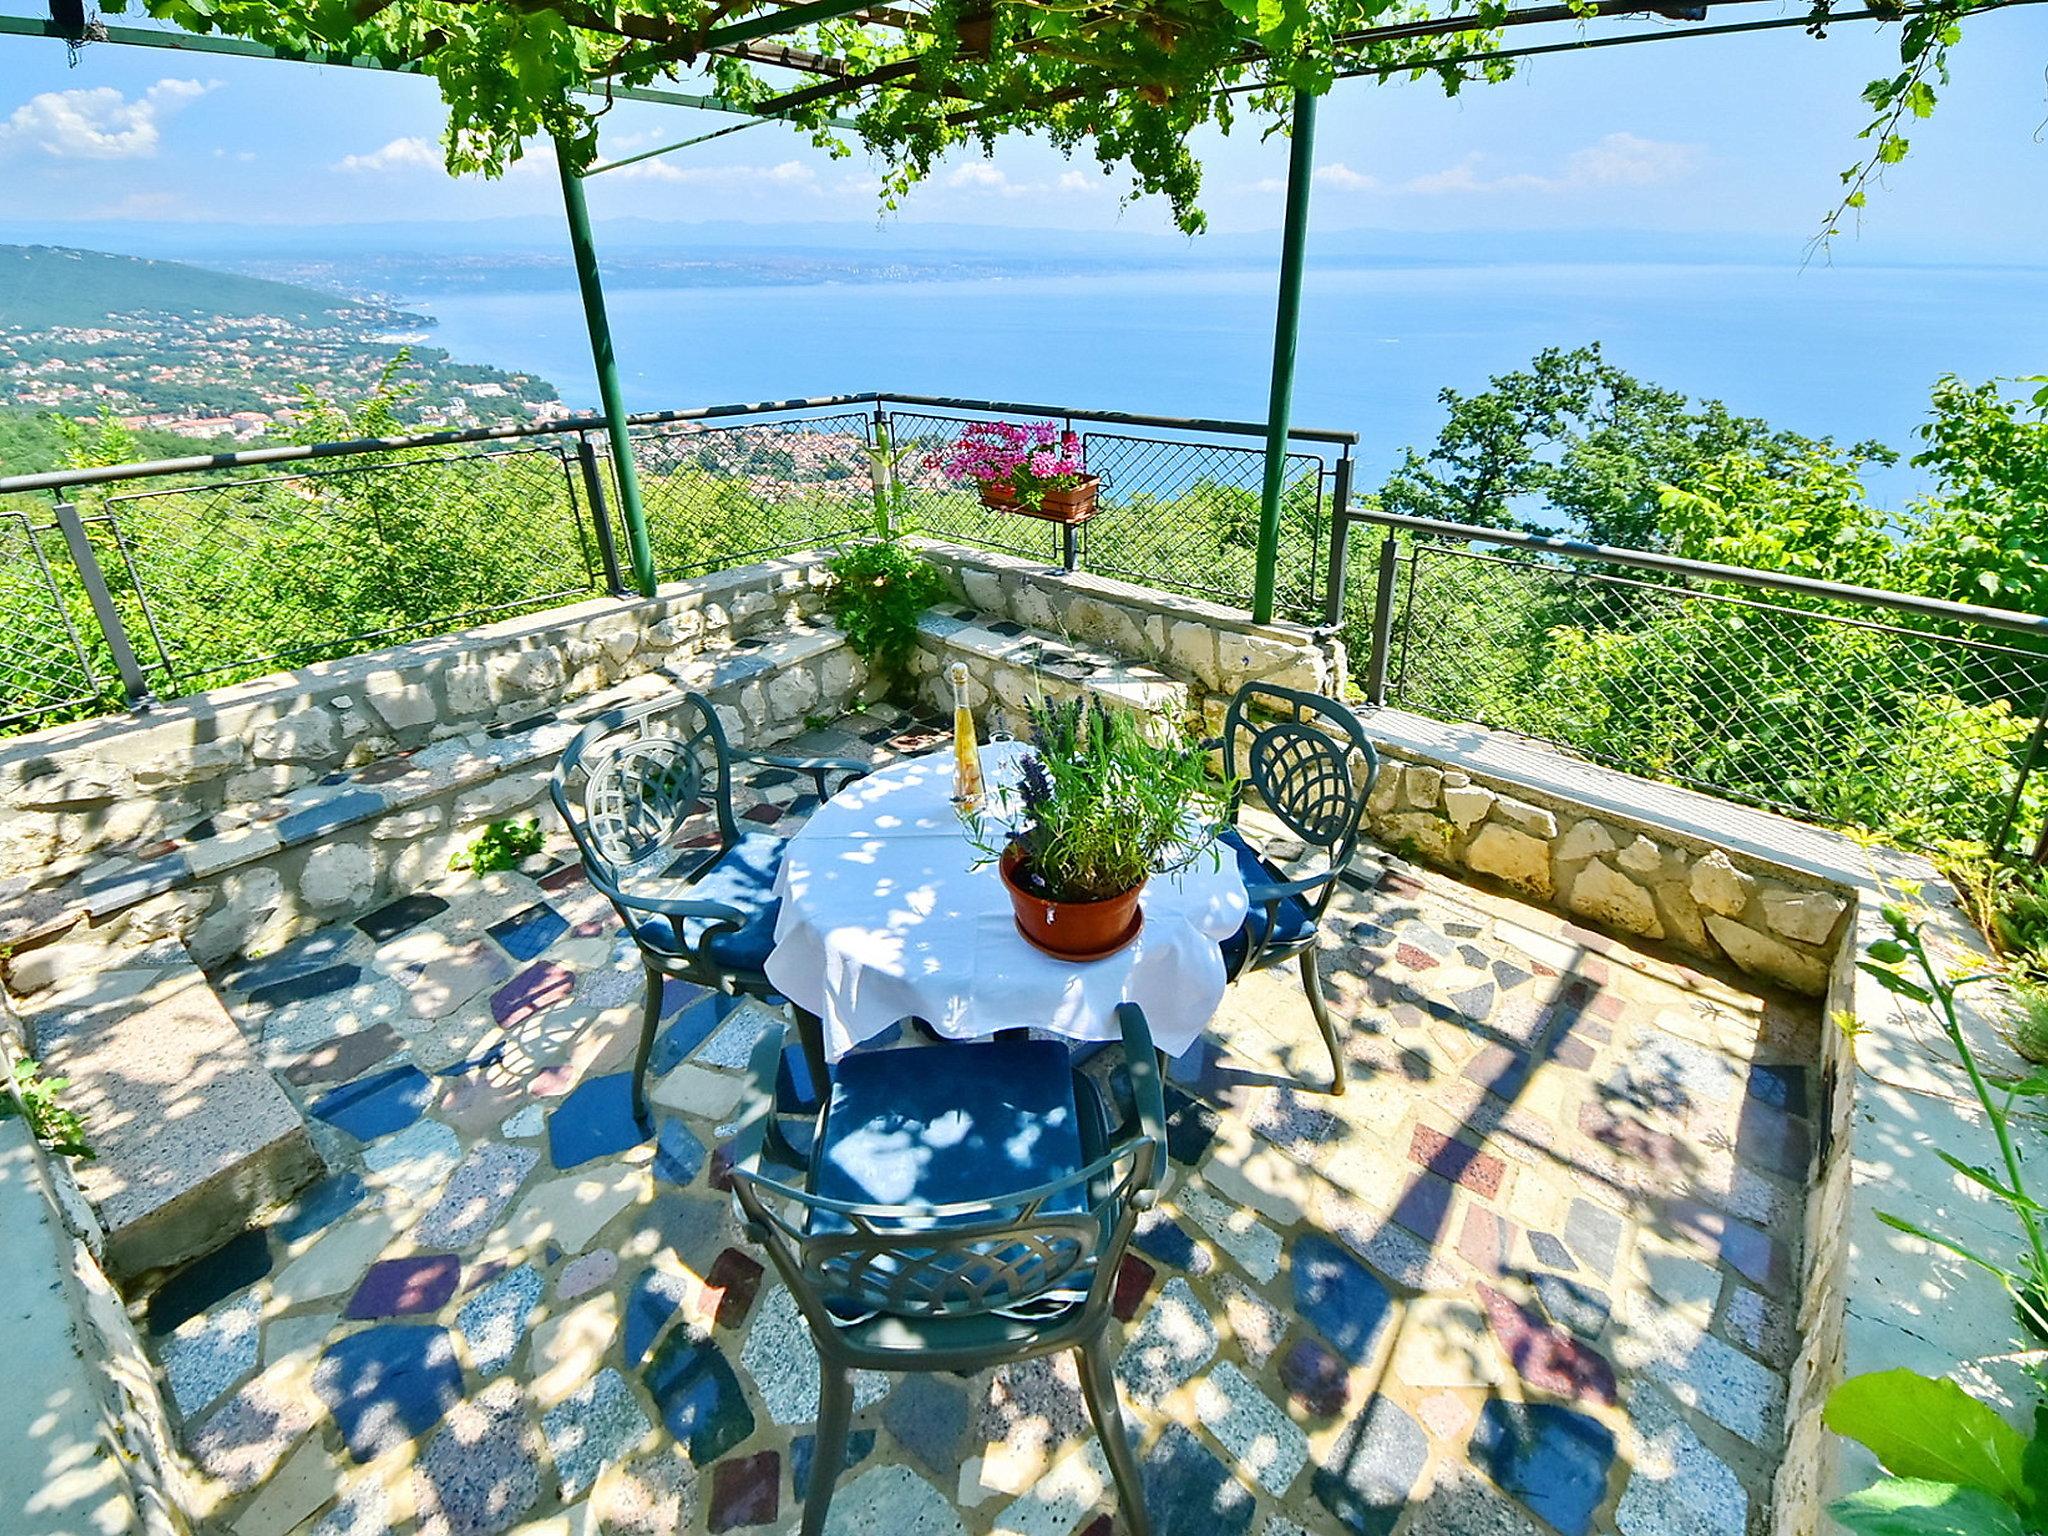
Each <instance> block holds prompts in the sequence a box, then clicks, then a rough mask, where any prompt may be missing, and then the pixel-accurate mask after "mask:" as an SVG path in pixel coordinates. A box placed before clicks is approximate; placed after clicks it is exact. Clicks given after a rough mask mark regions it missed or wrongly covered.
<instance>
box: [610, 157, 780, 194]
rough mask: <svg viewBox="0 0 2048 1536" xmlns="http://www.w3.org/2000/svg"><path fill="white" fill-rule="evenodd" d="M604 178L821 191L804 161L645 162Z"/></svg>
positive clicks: (696, 185)
mask: <svg viewBox="0 0 2048 1536" xmlns="http://www.w3.org/2000/svg"><path fill="white" fill-rule="evenodd" d="M603 175H604V177H605V178H607V179H608V178H610V177H613V176H616V177H618V178H620V179H621V180H624V181H663V182H669V183H671V184H674V185H677V186H691V187H725V188H730V189H733V190H746V189H749V188H759V187H760V186H762V185H763V184H764V183H765V184H767V185H769V186H773V187H779V188H782V189H783V190H786V191H801V192H815V191H817V190H818V173H817V172H816V171H814V170H812V169H811V168H810V167H809V166H808V165H805V164H804V163H803V162H802V161H801V160H784V161H783V162H781V164H779V165H678V164H676V163H675V162H674V161H673V160H641V161H639V162H637V163H635V164H633V165H622V166H620V167H619V168H618V169H617V170H616V171H606V172H604V173H603Z"/></svg>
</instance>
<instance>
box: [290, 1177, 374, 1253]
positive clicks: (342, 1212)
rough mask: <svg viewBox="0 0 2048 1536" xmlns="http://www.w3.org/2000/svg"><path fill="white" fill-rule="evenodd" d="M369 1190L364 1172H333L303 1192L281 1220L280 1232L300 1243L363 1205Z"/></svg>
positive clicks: (291, 1241) (291, 1240) (293, 1241)
mask: <svg viewBox="0 0 2048 1536" xmlns="http://www.w3.org/2000/svg"><path fill="white" fill-rule="evenodd" d="M366 1193H368V1190H367V1189H366V1187H365V1186H364V1184H363V1181H362V1177H361V1176H360V1175H358V1174H353V1173H336V1174H330V1175H329V1176H328V1177H326V1178H324V1179H322V1180H321V1181H320V1182H319V1183H318V1184H315V1185H314V1186H313V1187H312V1188H311V1189H309V1190H307V1191H306V1192H305V1193H304V1194H303V1195H300V1196H299V1198H298V1201H297V1203H296V1204H294V1205H293V1206H292V1208H291V1209H290V1210H289V1211H288V1212H286V1214H285V1216H284V1218H283V1219H282V1220H280V1221H279V1222H278V1224H277V1235H278V1236H279V1237H281V1238H283V1239H284V1240H285V1241H286V1242H288V1243H296V1242H298V1241H299V1240H300V1239H301V1238H307V1237H311V1236H312V1235H313V1234H314V1233H315V1232H322V1231H325V1230H326V1229H327V1228H329V1227H331V1226H333V1225H334V1224H335V1223H336V1222H337V1221H339V1220H341V1218H342V1217H344V1216H346V1215H347V1214H348V1213H349V1212H350V1211H352V1210H354V1209H355V1208H356V1207H357V1206H358V1205H360V1204H361V1203H362V1200H363V1196H364V1195H365V1194H366Z"/></svg>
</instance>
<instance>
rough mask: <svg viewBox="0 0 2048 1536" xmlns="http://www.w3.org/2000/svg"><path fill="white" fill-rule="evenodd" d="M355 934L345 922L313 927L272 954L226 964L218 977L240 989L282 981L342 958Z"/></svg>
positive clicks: (249, 989)
mask: <svg viewBox="0 0 2048 1536" xmlns="http://www.w3.org/2000/svg"><path fill="white" fill-rule="evenodd" d="M355 938H356V932H355V930H354V929H353V928H349V927H345V926H336V927H333V928H319V929H315V930H314V931H313V932H312V933H309V934H307V935H306V936H305V937H304V938H302V939H294V940H292V942H291V943H289V944H287V945H285V947H284V948H283V949H280V950H278V951H277V952H276V953H275V954H269V955H263V956H261V957H259V958H256V959H252V960H244V961H242V962H240V963H239V964H237V965H231V966H229V967H228V968H227V970H225V971H224V972H222V973H221V981H222V982H223V983H224V984H225V985H227V986H230V987H233V988H236V989H238V990H240V991H243V992H254V991H257V990H258V989H260V988H263V987H269V986H275V985H276V984H277V983H279V982H281V981H290V980H291V979H292V978H293V977H295V976H305V975H309V974H311V973H312V972H314V971H320V970H325V969H326V968H327V967H328V966H330V965H333V964H334V963H335V962H336V961H338V960H339V959H340V958H341V955H342V951H344V950H345V949H347V948H348V946H349V945H350V944H351V943H353V942H354V941H355Z"/></svg>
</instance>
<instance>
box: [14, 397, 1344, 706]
mask: <svg viewBox="0 0 2048 1536" xmlns="http://www.w3.org/2000/svg"><path fill="white" fill-rule="evenodd" d="M1002 417H1009V418H1020V417H1024V418H1047V417H1049V418H1052V419H1055V420H1059V421H1061V422H1062V423H1064V424H1065V425H1066V426H1068V427H1069V428H1071V429H1072V430H1075V431H1078V432H1080V433H1081V434H1082V436H1083V438H1084V440H1085V444H1086V452H1087V455H1088V459H1089V463H1090V466H1091V468H1094V469H1096V470H1097V472H1098V473H1099V474H1100V475H1101V476H1102V480H1103V496H1102V511H1101V513H1100V515H1099V516H1098V518H1097V519H1096V521H1095V522H1094V523H1092V524H1090V525H1088V527H1087V528H1086V530H1084V531H1083V533H1082V534H1081V536H1080V537H1079V538H1078V539H1077V538H1075V537H1074V534H1073V530H1066V531H1065V536H1064V539H1063V537H1062V533H1061V531H1060V530H1059V528H1058V527H1057V525H1054V524H1050V523H1045V522H1041V521H1038V520H1036V519H1032V518H1028V517H1020V516H1017V515H1015V514H1013V513H1004V512H994V511H990V510H989V509H987V508H985V507H983V506H982V505H981V504H980V501H979V499H978V498H977V497H976V495H975V494H974V493H973V492H972V491H971V490H963V489H962V488H960V487H957V486H953V485H949V484H948V483H946V482H945V481H944V480H943V479H942V478H941V477H940V476H938V475H937V473H936V472H935V471H933V470H931V469H930V468H928V467H927V466H926V464H925V462H924V461H925V458H926V457H927V455H928V454H929V453H930V451H931V450H933V449H935V448H937V447H938V446H939V445H940V444H941V443H942V442H943V441H945V440H946V439H949V438H950V437H952V436H953V435H954V434H955V433H957V432H958V431H959V430H960V428H961V427H962V426H964V425H965V424H966V423H967V422H968V421H971V420H986V419H991V418H1002ZM1263 432H1264V428H1263V427H1262V426H1260V425H1259V424H1257V423H1251V422H1229V421H1205V420H1189V419H1183V418H1173V417H1159V416H1141V415H1133V414H1128V413H1118V412H1088V411H1077V410H1072V409H1069V408H1066V407H1059V406H1044V405H1029V404H1018V403H1013V402H1001V401H986V400H958V399H951V398H941V397H933V396H914V395H881V394H861V395H836V396H827V397H820V398H811V399H794V400H777V401H761V402H755V403H751V404H738V405H720V406H707V407H701V408H697V409H692V410H680V411H663V412H654V413H649V414H646V415H642V416H636V417H634V418H632V420H631V422H630V425H629V430H628V447H629V451H630V452H631V453H632V454H633V458H634V465H635V468H636V470H637V478H638V480H639V483H640V490H641V505H642V510H643V514H644V517H645V521H646V525H647V530H648V535H649V542H650V544H651V545H652V548H653V553H654V561H655V568H656V570H657V572H658V574H659V575H660V576H661V577H662V578H664V579H673V578H676V577H681V576H688V575H694V574H697V573H700V572H703V571H708V570H715V569H720V568H723V567H728V566H733V565H740V564H746V563H749V562H751V561H754V560H758V559H763V558H766V557H768V556H770V555H774V554H779V553H786V552H789V551H792V550H797V549H805V548H813V547H817V546H820V545H832V544H837V543H840V542H842V541H844V540H846V539H848V538H850V537H854V536H858V535H861V534H865V533H869V532H872V531H874V530H875V529H876V528H877V527H878V526H880V525H881V524H882V523H883V522H884V521H885V520H894V521H898V522H908V523H909V524H910V525H911V526H912V527H913V528H915V530H916V531H920V532H924V533H928V534H931V535H932V536H934V537H941V538H946V539H950V540H953V541H956V542H961V543H967V544H974V545H979V546H982V547H986V548H992V549H1001V550H1008V551H1011V552H1015V553H1020V554H1024V555H1027V556H1032V557H1034V558H1044V559H1047V560H1049V561H1059V562H1062V563H1064V564H1065V565H1066V566H1067V567H1068V568H1070V569H1071V568H1074V567H1076V566H1086V567H1087V568H1089V569H1094V570H1099V571H1102V572H1104V573H1106V574H1111V575H1116V576H1121V577H1125V578H1128V579H1131V580H1134V581H1139V582H1145V583H1148V584H1150V585H1153V586H1157V587H1161V588H1164V589H1167V590H1171V591H1177V592H1184V593H1189V594H1193V595H1199V596H1202V597H1208V598H1214V599H1218V600H1221V601H1224V602H1229V603H1234V604H1238V605H1243V604H1245V603H1248V602H1249V601H1250V598H1251V592H1252V580H1253V563H1254V556H1253V546H1254V544H1255V541H1256V531H1257V517H1258V484H1259V475H1260V468H1261V463H1262V456H1261V451H1260V447H1259V443H1260V441H1261V439H1262V435H1263ZM1353 441H1354V438H1353V437H1352V435H1351V434H1348V433H1332V432H1314V431H1303V432H1300V433H1297V434H1296V435H1295V438H1294V442H1295V445H1296V451H1295V452H1293V453H1291V454H1290V457H1289V460H1288V464H1289V491H1288V497H1287V502H1286V506H1285V508H1284V515H1283V525H1282V545H1281V567H1280V583H1279V591H1280V594H1281V611H1282V613H1283V614H1285V615H1286V616H1289V617H1295V618H1301V619H1312V618H1313V617H1314V616H1315V612H1316V609H1317V607H1318V604H1319V602H1320V597H1319V593H1318V583H1319V580H1320V577H1319V573H1320V571H1321V569H1322V566H1323V563H1324V548H1325V545H1326V542H1327V537H1328V534H1327V529H1328V528H1329V526H1330V520H1331V517H1332V515H1333V513H1335V512H1337V511H1339V510H1341V501H1342V495H1343V492H1344V488H1345V487H1346V486H1347V485H1348V483H1349V466H1350V460H1349V457H1348V454H1349V449H1350V445H1351V443H1352V442H1353ZM884 445H894V448H893V451H891V452H883V451H881V450H882V449H883V446H884ZM612 453H613V446H612V444H611V443H610V441H609V439H608V437H607V434H606V433H605V431H604V424H603V422H602V420H601V419H600V418H596V417H578V418H572V419H569V420H563V421H555V422H549V423H536V424H530V425H518V426H507V427H490V428H476V429H470V430H465V431H451V432H434V433H420V434H414V435H410V436H405V437H394V438H369V439H360V440H356V441H351V442H336V443H320V444H314V445H289V446H279V447H270V448H257V449H250V450H246V451H243V452H239V453H223V454H213V455H202V456H196V457H192V458H184V459H169V460H156V461H153V462H150V463H143V464H117V465H106V466H94V467H90V468H82V469H73V470H60V471H52V472H49V473H44V474H35V475H18V476H13V477H6V478H0V597H4V599H5V600H6V612H7V614H8V615H9V619H10V624H9V627H8V628H7V630H6V631H5V633H4V634H0V728H22V727H27V726H33V725H37V724H48V723H53V722H57V721H62V720H65V719H72V718H78V717H82V716H88V715H93V714H101V713H106V712H108V711H110V710H114V709H118V708H121V707H122V706H123V705H124V704H125V705H127V706H130V707H145V706H146V705H147V704H148V703H149V702H151V701H152V700H154V699H159V698H167V697H173V696H176V695H178V694H182V693H189V692H192V691H195V690H198V689H202V688H207V687H213V686H218V685H219V684H222V683H226V682H231V681H235V680H237V679H239V678H244V677H250V676H255V675H260V674H261V673H264V672H267V671H273V670H277V669H280V668H285V667H294V666H302V665H306V664H309V663H311V662H314V661H319V660H324V659H329V658H333V657H338V656H345V655H350V654H353V653H356V652H359V651H362V650H365V649H370V648H373V647H375V646H380V645H388V644H395V643H399V642H401V641H404V640H408V639H414V638H419V637H422V636H425V635H430V634H436V633H443V632H446V631H448V630H451V629H457V628H461V627H463V626H465V625H469V624H473V623H477V622H480V621H482V620H485V619H488V618H494V617H502V616H506V615H509V614H513V613H517V612H521V611H526V610H532V609H536V608H542V607H546V606H550V605H554V604H560V603H563V602H566V601H573V600H575V599H577V598H581V597H586V596H591V595H595V594H597V593H601V592H607V591H609V592H612V593H623V592H624V591H625V590H626V582H625V580H624V578H623V575H622V569H621V552H622V547H623V543H624V539H623V532H622V529H621V527H620V519H619V516H618V506H619V501H618V480H617V475H616V467H615V465H614V464H613V462H612Z"/></svg>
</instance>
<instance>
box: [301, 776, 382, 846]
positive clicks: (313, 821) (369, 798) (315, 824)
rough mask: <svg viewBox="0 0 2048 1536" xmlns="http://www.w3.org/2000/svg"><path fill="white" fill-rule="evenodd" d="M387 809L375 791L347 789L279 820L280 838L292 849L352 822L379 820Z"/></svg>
mask: <svg viewBox="0 0 2048 1536" xmlns="http://www.w3.org/2000/svg"><path fill="white" fill-rule="evenodd" d="M383 809H384V797H383V796H382V795H381V794H379V793H378V792H377V791H376V790H374V789H345V790H343V791H342V792H341V793H340V794H338V795H329V796H328V797H327V798H326V799H324V800H321V801H318V802H317V803H315V804H313V805H308V806H303V807H301V808H300V809H298V810H296V811H292V812H289V813H288V814H286V815H284V816H281V817H279V818H278V821H277V824H276V830H277V835H278V837H279V839H280V840H282V841H283V843H284V845H285V846H286V847H287V848H289V847H291V846H292V845H293V844H294V843H305V842H311V841H312V840H313V839H314V838H316V837H320V836H322V835H324V834H325V833H328V832H332V831H334V830H335V828H337V827H345V826H347V825H349V823H351V822H355V821H361V820H362V819H363V818H365V817H367V816H375V815H376V814H378V813H379V812H380V811H382V810H383Z"/></svg>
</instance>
